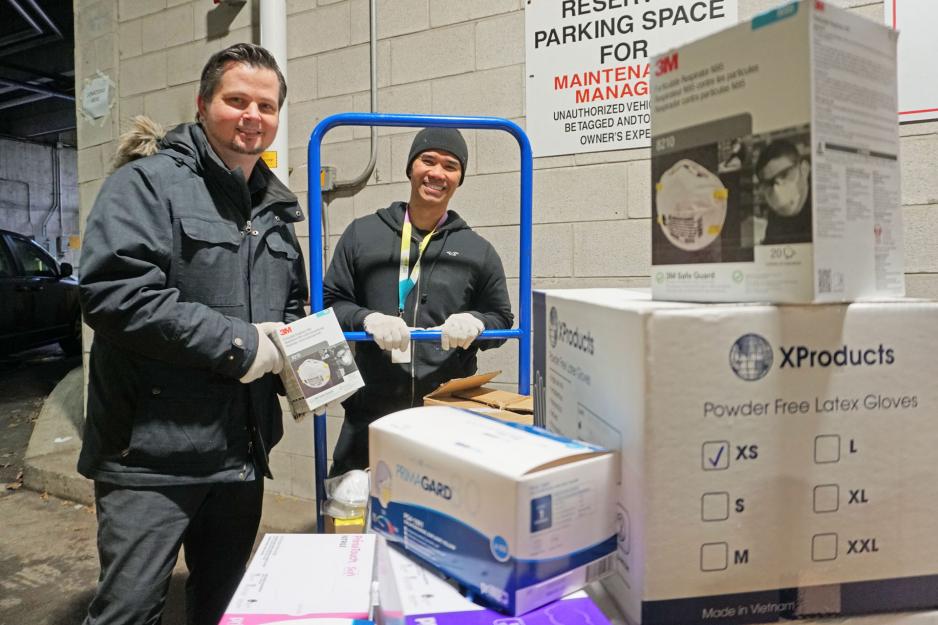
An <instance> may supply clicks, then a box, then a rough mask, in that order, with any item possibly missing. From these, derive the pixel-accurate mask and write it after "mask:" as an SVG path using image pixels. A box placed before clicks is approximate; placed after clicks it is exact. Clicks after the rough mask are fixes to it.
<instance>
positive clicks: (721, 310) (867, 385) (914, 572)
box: [533, 289, 938, 625]
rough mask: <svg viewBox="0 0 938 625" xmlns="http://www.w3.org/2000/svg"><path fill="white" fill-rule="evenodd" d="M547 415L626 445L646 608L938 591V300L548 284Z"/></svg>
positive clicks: (630, 530)
mask: <svg viewBox="0 0 938 625" xmlns="http://www.w3.org/2000/svg"><path fill="white" fill-rule="evenodd" d="M533 320H534V381H535V387H536V389H535V421H536V422H538V423H542V424H543V423H546V425H547V427H548V428H549V429H551V430H552V431H555V432H558V433H560V434H563V435H565V436H571V437H577V438H580V439H583V440H586V441H590V442H593V443H596V444H601V445H603V446H605V447H608V448H611V449H620V450H621V451H622V473H621V475H620V485H619V487H618V496H617V497H616V500H617V516H618V519H619V521H618V522H619V536H618V560H617V563H616V566H615V572H614V574H613V575H610V576H608V577H607V578H606V581H605V582H604V583H605V585H606V587H607V588H608V589H609V590H610V592H611V594H613V595H614V597H615V598H616V600H617V602H618V603H619V605H620V606H621V608H622V610H623V611H624V613H625V614H626V616H627V617H628V618H629V619H630V620H631V621H632V622H633V623H645V624H652V625H678V624H690V623H712V624H720V625H725V624H730V623H753V622H768V621H774V620H777V619H779V618H782V617H800V616H808V615H835V614H836V615H855V614H863V613H872V612H886V611H895V610H912V609H924V608H929V607H934V606H938V537H936V534H935V529H934V528H935V519H936V518H938V480H936V479H935V478H934V472H935V453H936V452H935V450H936V449H938V420H936V414H938V385H936V384H935V380H936V379H938V359H936V357H935V349H934V337H935V334H936V332H938V302H930V301H924V300H899V301H892V302H878V303H874V302H867V303H854V304H828V305H803V306H794V305H789V306H771V305H758V304H735V305H733V304H687V303H677V302H655V301H652V300H651V299H650V297H649V294H648V293H647V292H635V291H627V290H618V289H592V290H590V289H584V290H569V291H561V290H556V291H535V294H534V316H533Z"/></svg>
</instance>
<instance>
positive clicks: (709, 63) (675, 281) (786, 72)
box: [650, 0, 905, 303]
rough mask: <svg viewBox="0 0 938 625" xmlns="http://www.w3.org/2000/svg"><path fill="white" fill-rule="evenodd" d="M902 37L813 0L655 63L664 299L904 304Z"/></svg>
mask: <svg viewBox="0 0 938 625" xmlns="http://www.w3.org/2000/svg"><path fill="white" fill-rule="evenodd" d="M896 37H897V33H896V32H895V31H894V30H892V29H890V28H888V27H887V26H885V25H883V24H881V23H876V22H872V21H869V20H866V19H864V18H862V17H860V16H858V15H856V14H855V13H851V12H849V11H847V10H845V9H840V8H838V7H836V6H832V4H831V3H827V2H820V1H817V0H805V1H802V2H795V3H791V4H787V5H784V6H782V7H780V8H778V9H775V10H772V11H769V12H767V13H763V14H762V15H758V16H756V17H754V18H753V19H752V20H751V21H749V22H745V23H742V24H739V25H737V26H735V27H732V28H729V29H726V30H724V31H721V32H719V33H716V34H713V35H710V36H708V37H705V38H703V39H700V40H697V41H694V42H692V43H688V44H686V45H684V46H681V47H679V48H677V49H672V50H670V51H668V52H666V53H664V54H662V55H660V56H658V57H656V58H655V59H654V60H653V61H652V64H651V68H652V69H651V79H650V84H651V103H650V106H651V132H652V160H651V177H652V189H651V194H652V217H653V219H652V226H651V227H652V253H651V256H652V259H651V262H652V271H651V278H652V294H653V296H654V298H655V299H662V300H681V301H700V302H736V301H738V302H742V301H763V302H766V301H768V302H787V303H807V302H818V303H821V302H844V301H852V300H856V299H860V298H869V297H899V296H902V295H903V293H904V289H905V286H904V278H903V267H904V260H903V244H902V217H901V211H900V202H899V160H898V152H899V131H898V123H897V118H896V111H897V110H898V103H897V102H898V101H897V95H896V93H897V91H896Z"/></svg>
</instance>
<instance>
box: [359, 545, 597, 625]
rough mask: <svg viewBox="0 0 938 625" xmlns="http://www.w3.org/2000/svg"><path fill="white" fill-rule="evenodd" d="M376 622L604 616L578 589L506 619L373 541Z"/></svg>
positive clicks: (451, 623)
mask: <svg viewBox="0 0 938 625" xmlns="http://www.w3.org/2000/svg"><path fill="white" fill-rule="evenodd" d="M376 566H377V571H378V576H377V577H378V609H377V612H376V615H375V621H376V622H377V623H378V624H379V625H424V624H428V623H432V624H433V625H511V624H516V625H523V624H524V623H530V624H531V625H534V624H536V623H543V624H545V625H548V624H563V625H609V620H608V619H607V618H606V616H605V615H604V614H603V613H602V611H600V609H599V607H597V606H596V604H595V603H593V600H592V599H590V598H589V596H588V595H587V594H586V593H585V592H583V591H582V590H581V591H577V592H574V593H572V594H569V595H567V596H566V597H564V598H562V599H559V600H558V601H554V602H553V603H550V604H548V605H546V606H543V607H541V608H538V609H536V610H534V611H532V612H529V613H527V614H525V615H524V617H523V619H506V618H505V615H504V614H501V613H499V612H495V611H494V610H487V609H485V608H483V607H482V606H480V605H478V604H475V603H473V602H472V601H470V600H469V599H467V598H466V597H464V596H463V595H462V594H460V592H459V590H458V589H457V588H456V587H455V586H454V585H453V584H452V583H450V582H448V581H447V580H446V579H445V578H444V577H443V576H441V575H440V574H439V573H437V572H435V571H433V570H431V569H429V568H427V567H425V566H423V565H421V564H420V563H419V562H418V561H417V560H415V559H414V558H411V557H408V556H407V554H405V553H404V552H402V551H401V550H399V549H396V548H394V547H391V546H389V545H388V544H387V541H385V540H384V539H383V538H379V539H378V546H377V565H376Z"/></svg>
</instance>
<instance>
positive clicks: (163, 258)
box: [78, 124, 308, 486]
mask: <svg viewBox="0 0 938 625" xmlns="http://www.w3.org/2000/svg"><path fill="white" fill-rule="evenodd" d="M159 145H160V150H159V152H157V153H156V154H154V155H152V156H148V157H145V158H141V159H139V160H136V161H133V162H131V163H129V164H127V165H124V166H123V167H121V168H120V169H118V170H117V171H115V172H114V173H113V174H112V175H111V176H110V177H109V178H108V179H107V180H106V181H105V183H104V185H103V187H102V188H101V191H100V193H99V194H98V197H97V200H96V201H95V205H94V208H93V209H92V211H91V215H90V217H89V218H88V223H87V226H86V228H85V235H84V242H83V244H82V257H81V271H80V273H81V277H80V291H81V303H82V310H83V313H84V318H85V322H86V323H88V325H89V326H91V327H92V328H93V329H94V331H95V336H94V343H93V345H92V348H91V361H90V380H89V387H88V415H87V420H86V423H85V433H84V440H83V444H82V450H81V455H80V458H79V461H78V469H79V471H80V472H81V473H82V475H85V476H86V477H89V478H92V479H96V480H101V481H105V482H111V483H115V484H120V485H124V486H151V485H164V484H184V483H197V482H204V481H234V480H238V479H245V475H247V476H248V477H250V476H251V475H253V473H254V472H253V470H252V467H251V458H252V457H253V461H254V466H256V468H257V470H258V471H260V472H262V473H264V474H267V475H268V476H269V475H270V472H269V468H268V464H267V454H268V452H269V450H270V448H271V447H273V445H274V444H275V443H276V442H277V441H278V440H279V439H280V437H281V436H282V434H283V424H282V422H281V411H280V405H279V400H278V398H277V390H278V387H279V380H278V379H277V378H276V376H273V375H269V374H268V375H265V376H263V377H262V378H261V379H259V380H257V381H256V382H253V383H251V384H248V385H245V384H241V383H240V382H239V381H238V378H239V377H241V376H242V375H244V373H245V372H246V371H247V369H248V367H249V366H250V364H251V362H252V361H253V359H254V356H255V353H256V350H257V334H256V332H255V330H254V328H253V327H252V326H251V324H252V323H259V322H263V321H284V322H287V323H289V322H290V321H293V320H295V319H298V318H300V317H302V316H303V315H304V310H303V305H304V304H305V303H306V301H307V298H308V286H307V283H306V277H305V272H304V269H303V257H302V254H301V252H300V247H299V244H298V242H297V239H296V234H295V232H294V229H293V223H294V222H297V221H300V220H302V219H303V216H302V213H301V211H300V209H299V206H298V204H297V201H296V197H295V196H294V195H293V194H292V193H291V192H290V191H289V190H288V189H287V188H286V187H285V186H283V185H282V184H281V183H280V182H279V181H278V180H277V178H276V177H275V176H274V175H273V174H272V173H271V172H270V170H269V169H268V168H267V166H266V165H264V163H263V162H262V161H259V162H258V164H257V165H256V167H255V168H254V173H253V175H252V177H251V179H250V181H245V180H244V176H243V174H242V172H241V170H240V169H237V170H235V171H234V172H232V171H229V170H228V169H227V168H226V167H225V166H224V164H223V163H222V162H221V161H220V160H219V159H218V157H217V156H216V155H215V153H214V152H213V151H212V150H211V148H210V147H209V145H208V142H207V140H206V138H205V134H204V132H203V130H202V128H201V126H199V125H198V124H184V125H182V126H179V127H177V128H176V129H175V130H173V131H172V132H171V133H170V134H169V135H167V136H166V137H165V138H163V139H162V141H161V142H160V143H159Z"/></svg>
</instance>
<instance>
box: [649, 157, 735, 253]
mask: <svg viewBox="0 0 938 625" xmlns="http://www.w3.org/2000/svg"><path fill="white" fill-rule="evenodd" d="M655 192H656V193H655V201H656V204H657V206H658V224H659V225H660V226H661V230H662V232H664V235H665V236H666V237H667V238H668V241H670V242H671V243H672V244H674V245H676V246H677V247H679V248H680V249H682V250H687V251H696V250H699V249H703V248H704V247H706V246H708V245H710V244H711V243H712V242H713V240H714V239H716V238H717V237H718V236H719V235H720V232H721V231H722V230H723V221H724V220H725V219H726V198H727V195H728V191H727V189H726V187H724V186H723V183H722V182H721V181H720V179H719V178H718V177H717V176H716V175H715V174H713V173H711V172H710V171H709V170H708V169H707V168H705V167H704V166H702V165H701V164H700V163H697V162H694V161H692V160H690V159H682V160H680V161H678V162H677V163H675V164H674V165H672V166H671V167H670V168H669V169H668V170H667V171H666V172H664V174H663V175H662V176H661V179H660V180H659V181H658V184H657V185H655Z"/></svg>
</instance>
